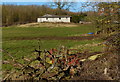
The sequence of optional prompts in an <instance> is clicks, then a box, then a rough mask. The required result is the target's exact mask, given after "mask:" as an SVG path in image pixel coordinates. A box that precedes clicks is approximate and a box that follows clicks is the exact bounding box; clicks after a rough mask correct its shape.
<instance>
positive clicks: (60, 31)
mask: <svg viewBox="0 0 120 82" xmlns="http://www.w3.org/2000/svg"><path fill="white" fill-rule="evenodd" d="M94 31H95V29H94V27H93V26H92V25H80V26H77V27H57V28H47V27H29V28H21V27H6V28H3V49H4V50H7V51H8V52H9V53H10V54H12V55H13V56H14V57H15V58H16V59H18V60H19V59H20V58H21V57H22V56H31V54H32V53H33V50H34V49H35V48H38V42H39V41H38V40H10V39H14V38H20V37H24V38H29V37H41V36H62V37H65V36H70V35H76V34H85V33H88V32H94ZM92 42H95V43H98V42H101V41H99V40H90V41H87V40H86V41H70V40H41V41H40V45H41V48H42V49H50V48H54V47H57V46H59V45H65V46H67V47H72V46H76V45H84V44H87V43H92ZM3 59H9V57H8V56H7V54H6V53H4V54H3ZM7 67H8V66H7ZM3 68H6V66H5V67H4V66H3Z"/></svg>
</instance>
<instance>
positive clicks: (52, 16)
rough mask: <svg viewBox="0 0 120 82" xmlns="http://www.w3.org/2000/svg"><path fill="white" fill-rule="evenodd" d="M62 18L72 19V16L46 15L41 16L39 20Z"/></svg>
mask: <svg viewBox="0 0 120 82" xmlns="http://www.w3.org/2000/svg"><path fill="white" fill-rule="evenodd" d="M60 17H71V16H67V15H66V16H58V15H50V14H46V15H43V16H40V17H39V18H60Z"/></svg>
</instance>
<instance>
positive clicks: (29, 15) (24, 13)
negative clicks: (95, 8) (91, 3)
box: [2, 5, 86, 26]
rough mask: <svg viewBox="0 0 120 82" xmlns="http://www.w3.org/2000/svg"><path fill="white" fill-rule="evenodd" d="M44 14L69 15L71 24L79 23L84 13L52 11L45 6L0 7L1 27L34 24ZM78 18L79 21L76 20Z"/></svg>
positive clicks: (57, 9)
mask: <svg viewBox="0 0 120 82" xmlns="http://www.w3.org/2000/svg"><path fill="white" fill-rule="evenodd" d="M45 14H53V15H69V16H72V17H73V19H72V20H71V21H72V22H75V23H77V22H79V20H81V19H82V18H84V16H86V14H85V13H74V12H70V11H68V10H64V9H59V8H56V9H52V8H50V7H48V6H45V5H39V6H38V5H2V25H3V26H9V25H14V24H24V23H31V22H36V20H37V18H38V17H39V16H43V15H45ZM76 17H80V18H81V19H77V20H76Z"/></svg>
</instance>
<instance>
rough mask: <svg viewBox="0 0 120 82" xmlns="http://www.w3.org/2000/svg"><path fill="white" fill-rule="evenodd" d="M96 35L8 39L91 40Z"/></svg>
mask: <svg viewBox="0 0 120 82" xmlns="http://www.w3.org/2000/svg"><path fill="white" fill-rule="evenodd" d="M94 38H96V36H84V37H81V36H71V37H56V36H46V37H20V38H16V37H15V38H12V39H10V40H92V39H94Z"/></svg>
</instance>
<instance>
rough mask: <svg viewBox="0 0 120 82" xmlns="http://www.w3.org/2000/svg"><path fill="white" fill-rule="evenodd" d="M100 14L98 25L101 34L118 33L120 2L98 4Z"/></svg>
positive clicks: (97, 19)
mask: <svg viewBox="0 0 120 82" xmlns="http://www.w3.org/2000/svg"><path fill="white" fill-rule="evenodd" d="M98 14H99V16H98V17H97V18H96V21H95V22H96V25H97V27H98V28H99V30H101V33H111V32H118V31H120V30H119V26H120V22H119V15H120V13H119V2H109V3H106V2H102V3H99V4H98Z"/></svg>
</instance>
